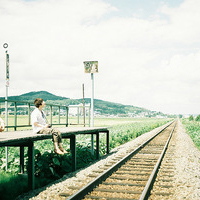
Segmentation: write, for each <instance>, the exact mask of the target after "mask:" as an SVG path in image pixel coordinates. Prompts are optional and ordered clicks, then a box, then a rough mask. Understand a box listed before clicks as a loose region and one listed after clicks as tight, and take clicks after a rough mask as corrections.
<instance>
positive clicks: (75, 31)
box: [0, 0, 200, 114]
mask: <svg viewBox="0 0 200 200" xmlns="http://www.w3.org/2000/svg"><path fill="white" fill-rule="evenodd" d="M199 8H200V1H199V0H151V1H149V0H73V1H71V0H0V69H1V73H0V86H1V87H0V96H5V94H6V92H5V91H6V90H5V50H7V51H8V53H9V55H10V85H9V91H8V95H9V96H13V95H21V94H24V93H27V92H31V91H41V90H44V91H48V92H50V93H53V94H55V95H59V96H63V97H68V98H82V84H84V86H85V97H87V98H90V97H91V93H92V81H91V75H90V74H88V73H85V72H84V64H83V62H84V61H93V60H95V61H98V68H99V72H98V73H95V74H94V91H95V94H94V97H95V98H96V99H101V100H106V101H111V102H115V103H122V104H125V105H133V106H138V107H143V108H147V109H150V110H155V111H161V112H163V113H166V114H199V113H200V106H199V103H200V26H199V24H200V12H199ZM4 43H8V48H7V49H4V48H3V44H4Z"/></svg>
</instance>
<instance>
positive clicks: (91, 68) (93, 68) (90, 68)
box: [83, 61, 98, 154]
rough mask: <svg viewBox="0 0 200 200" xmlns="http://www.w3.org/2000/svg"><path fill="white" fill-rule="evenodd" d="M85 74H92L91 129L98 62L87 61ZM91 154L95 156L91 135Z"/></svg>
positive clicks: (92, 125)
mask: <svg viewBox="0 0 200 200" xmlns="http://www.w3.org/2000/svg"><path fill="white" fill-rule="evenodd" d="M83 63H84V67H85V73H90V74H91V80H92V96H91V124H90V126H91V127H94V73H98V61H85V62H83ZM91 152H92V154H94V137H93V135H91Z"/></svg>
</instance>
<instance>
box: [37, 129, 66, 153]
mask: <svg viewBox="0 0 200 200" xmlns="http://www.w3.org/2000/svg"><path fill="white" fill-rule="evenodd" d="M38 134H52V136H53V144H54V151H55V153H57V154H60V155H63V154H64V153H63V152H62V151H61V150H60V148H59V145H58V138H57V137H56V135H54V134H53V131H52V128H43V129H42V130H40V131H39V132H38Z"/></svg>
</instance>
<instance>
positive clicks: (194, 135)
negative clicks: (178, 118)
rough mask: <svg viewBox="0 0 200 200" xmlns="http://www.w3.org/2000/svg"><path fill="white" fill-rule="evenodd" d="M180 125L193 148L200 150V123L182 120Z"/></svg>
mask: <svg viewBox="0 0 200 200" xmlns="http://www.w3.org/2000/svg"><path fill="white" fill-rule="evenodd" d="M182 123H183V125H184V127H185V130H186V132H187V133H188V135H189V136H190V137H191V139H192V141H193V142H194V144H195V146H196V147H197V148H198V149H199V150H200V122H197V121H194V120H193V121H189V120H188V119H182Z"/></svg>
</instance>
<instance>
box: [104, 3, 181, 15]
mask: <svg viewBox="0 0 200 200" xmlns="http://www.w3.org/2000/svg"><path fill="white" fill-rule="evenodd" d="M105 2H107V3H110V4H111V5H113V6H115V7H116V8H117V9H118V12H117V11H116V12H113V13H112V14H113V15H114V16H118V17H119V16H120V17H133V16H136V15H138V17H141V18H149V17H150V16H152V15H154V14H155V13H156V12H157V11H158V9H159V8H160V7H161V6H163V5H167V6H169V7H177V6H179V5H180V3H182V2H183V0H105Z"/></svg>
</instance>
